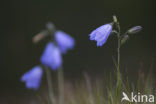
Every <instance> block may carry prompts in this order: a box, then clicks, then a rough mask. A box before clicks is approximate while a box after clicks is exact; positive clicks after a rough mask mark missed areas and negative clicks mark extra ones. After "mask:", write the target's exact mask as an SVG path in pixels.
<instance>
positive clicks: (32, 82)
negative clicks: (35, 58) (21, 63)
mask: <svg viewBox="0 0 156 104" xmlns="http://www.w3.org/2000/svg"><path fill="white" fill-rule="evenodd" d="M42 73H43V72H42V68H41V67H40V66H36V67H33V68H32V69H31V70H30V71H29V72H26V73H25V74H24V75H23V76H22V78H21V81H22V82H25V83H26V87H27V88H28V89H34V90H37V89H38V88H39V86H40V82H41V78H42Z"/></svg>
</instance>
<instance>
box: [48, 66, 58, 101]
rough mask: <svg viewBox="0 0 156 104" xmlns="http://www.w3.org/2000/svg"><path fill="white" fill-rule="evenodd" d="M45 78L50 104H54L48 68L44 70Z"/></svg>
mask: <svg viewBox="0 0 156 104" xmlns="http://www.w3.org/2000/svg"><path fill="white" fill-rule="evenodd" d="M45 72H46V76H47V84H48V90H49V99H50V103H51V104H56V102H55V98H54V92H53V87H52V78H51V73H50V70H49V69H48V68H45Z"/></svg>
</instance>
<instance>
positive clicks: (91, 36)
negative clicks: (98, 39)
mask: <svg viewBox="0 0 156 104" xmlns="http://www.w3.org/2000/svg"><path fill="white" fill-rule="evenodd" d="M89 36H90V40H95V36H96V30H94V31H93V32H92V33H91V34H89Z"/></svg>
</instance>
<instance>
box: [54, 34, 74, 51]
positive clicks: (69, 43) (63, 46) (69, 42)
mask: <svg viewBox="0 0 156 104" xmlns="http://www.w3.org/2000/svg"><path fill="white" fill-rule="evenodd" d="M55 40H56V43H57V45H58V47H59V49H60V50H61V52H62V53H64V54H65V53H66V52H67V50H70V49H72V48H73V47H74V44H75V41H74V39H73V38H72V37H71V36H69V35H68V34H66V33H64V32H62V31H56V32H55Z"/></svg>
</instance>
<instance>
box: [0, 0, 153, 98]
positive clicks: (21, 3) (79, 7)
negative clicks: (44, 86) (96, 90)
mask: <svg viewBox="0 0 156 104" xmlns="http://www.w3.org/2000/svg"><path fill="white" fill-rule="evenodd" d="M155 10H156V6H155V1H154V0H77V1H76V0H66V1H63V0H47V1H45V0H13V1H6V2H4V1H3V3H2V6H1V35H0V36H1V38H0V39H1V45H2V46H1V54H0V58H1V65H0V66H1V69H0V71H1V72H0V82H1V84H0V97H1V98H0V99H1V101H3V100H7V99H8V98H12V99H13V98H14V97H16V98H17V99H16V100H15V101H17V100H18V98H20V97H21V96H23V95H24V94H25V93H27V92H28V90H27V89H26V88H25V86H24V83H21V82H20V77H21V76H22V74H24V73H25V72H26V71H28V70H29V69H31V68H32V67H33V66H35V65H38V64H40V63H39V59H40V56H41V54H42V52H43V50H44V46H45V44H46V40H43V41H41V42H39V43H38V44H33V42H32V37H33V36H35V34H37V33H38V32H40V31H42V30H43V29H45V24H46V23H47V22H49V21H51V22H53V23H54V24H55V25H56V27H57V28H58V29H60V30H63V31H65V32H66V33H68V34H70V35H71V36H73V37H74V38H75V40H76V46H75V49H74V50H72V51H68V54H67V55H64V56H63V58H64V59H63V60H64V70H65V75H66V77H67V78H69V79H70V78H72V79H75V80H76V79H77V78H79V77H80V76H82V72H83V71H87V72H89V73H91V74H92V75H95V76H99V75H101V73H102V75H103V73H105V74H107V73H109V72H110V71H112V70H114V64H113V60H112V56H113V57H116V45H117V44H116V43H117V41H116V39H115V37H113V36H110V37H109V39H108V41H107V43H106V44H105V45H104V46H102V47H101V48H99V47H96V42H92V41H90V40H89V36H88V34H89V33H91V31H93V30H94V29H95V28H97V27H99V26H101V25H103V24H105V23H109V22H112V16H113V15H114V14H115V15H117V17H118V19H119V21H120V25H121V31H122V32H123V33H124V32H125V31H126V30H127V29H128V28H130V27H132V26H136V25H140V26H142V27H143V30H142V31H141V32H140V33H138V34H136V35H134V36H133V37H132V38H131V39H130V40H129V41H128V43H126V44H125V45H124V46H123V47H122V48H121V54H122V55H121V64H122V66H121V70H122V71H123V72H127V73H129V74H128V75H129V76H130V77H131V76H132V77H133V78H136V77H135V76H136V74H137V73H138V69H140V68H142V69H143V70H144V71H145V72H148V71H149V69H150V66H151V63H152V62H153V63H154V65H155V58H156V54H155V53H156V47H155V45H156V31H155V30H156V14H155ZM154 68H155V66H154ZM29 93H30V92H29ZM29 93H28V95H29Z"/></svg>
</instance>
